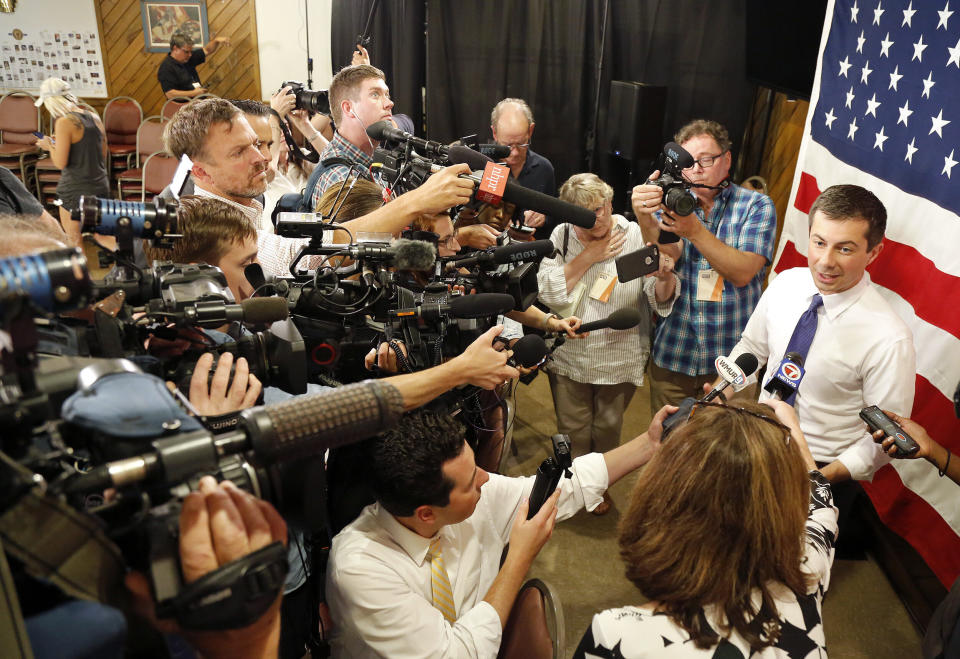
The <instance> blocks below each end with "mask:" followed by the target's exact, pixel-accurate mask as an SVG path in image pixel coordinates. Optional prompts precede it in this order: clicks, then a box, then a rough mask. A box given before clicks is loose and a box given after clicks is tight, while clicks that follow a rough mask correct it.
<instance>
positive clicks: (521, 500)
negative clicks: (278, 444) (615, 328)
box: [327, 408, 675, 659]
mask: <svg viewBox="0 0 960 659" xmlns="http://www.w3.org/2000/svg"><path fill="white" fill-rule="evenodd" d="M673 409H675V408H664V409H663V410H661V411H660V412H659V413H658V414H657V415H656V416H655V417H654V420H653V422H652V423H651V426H650V430H648V431H647V432H646V433H644V434H643V435H641V436H639V437H637V438H635V439H633V440H631V441H630V442H627V443H626V444H623V445H622V446H619V447H617V448H616V449H613V450H612V451H608V452H607V453H604V454H602V455H601V454H599V453H591V454H589V455H584V456H582V457H579V458H577V459H576V460H574V461H573V467H572V469H571V472H572V475H573V477H572V478H570V479H567V478H561V480H560V486H559V488H558V490H557V492H555V493H554V494H553V495H552V496H551V497H550V498H549V499H548V500H547V502H546V503H545V504H544V505H543V507H542V508H541V509H540V512H539V513H538V514H537V515H535V516H534V517H533V518H532V519H530V520H527V510H528V505H527V501H526V499H527V497H529V495H530V490H531V488H532V487H533V482H534V477H532V476H531V477H526V478H509V477H506V476H501V475H499V474H488V473H487V472H486V471H484V470H483V469H481V468H479V467H478V466H477V465H476V463H475V461H474V456H473V451H472V450H471V448H470V447H469V445H468V444H467V443H466V442H465V440H464V436H465V435H464V429H463V427H462V426H461V425H460V423H459V422H458V421H456V420H455V419H453V418H452V417H450V416H446V415H438V414H434V413H430V412H418V413H415V414H413V415H410V416H408V417H406V418H404V420H403V421H402V422H401V423H400V424H399V425H398V426H397V427H396V428H394V429H392V430H390V431H388V432H386V433H384V434H382V435H381V436H379V437H377V438H375V439H373V440H370V441H368V443H367V444H366V446H365V451H366V454H367V455H368V457H369V463H368V469H369V472H370V477H371V480H372V482H373V486H374V489H375V491H376V494H377V503H374V504H371V505H369V506H367V507H366V508H364V509H363V511H362V512H361V513H360V515H359V516H358V517H357V519H355V520H354V521H353V522H352V523H350V524H349V525H348V526H347V527H346V528H344V529H343V530H342V531H341V532H340V533H339V534H337V536H336V537H335V538H334V540H333V546H332V548H331V552H330V560H329V564H328V569H327V601H328V603H329V606H330V612H331V615H332V617H333V621H334V632H333V655H334V656H336V657H373V656H383V657H471V658H472V657H489V658H491V659H492V658H494V657H496V656H497V652H498V650H499V647H500V640H501V636H502V632H503V626H504V624H505V623H506V621H507V618H508V616H509V615H510V609H511V608H512V606H513V602H514V600H515V598H516V596H517V593H518V592H519V589H520V587H521V585H522V584H523V581H524V578H525V576H526V573H527V570H528V569H529V568H530V564H531V563H532V562H533V559H534V558H535V557H536V555H537V553H538V552H539V551H540V548H541V547H543V545H544V543H545V542H546V541H547V540H548V539H549V538H550V535H551V533H552V531H553V525H554V521H555V520H556V519H566V518H568V517H570V516H572V515H573V514H575V513H576V512H577V511H579V510H580V509H581V508H584V507H586V508H588V509H592V508H594V507H596V506H597V505H598V504H599V503H600V502H601V501H602V500H603V493H604V491H606V489H607V487H608V486H609V485H611V484H613V483H614V482H616V481H617V480H618V479H619V478H620V477H622V476H623V475H625V474H627V473H629V472H631V471H633V470H634V469H636V468H637V467H639V466H641V465H643V464H645V463H646V462H647V461H648V460H649V459H650V457H651V455H652V454H653V451H654V450H656V447H657V446H658V445H659V432H660V427H661V424H662V422H663V418H664V416H665V415H666V413H667V411H669V410H673ZM508 542H509V543H510V549H509V551H508V552H507V557H506V559H505V560H504V562H503V565H502V566H501V564H500V556H501V554H502V552H503V548H504V546H505V545H506V544H507V543H508Z"/></svg>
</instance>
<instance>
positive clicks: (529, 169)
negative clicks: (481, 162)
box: [490, 98, 557, 240]
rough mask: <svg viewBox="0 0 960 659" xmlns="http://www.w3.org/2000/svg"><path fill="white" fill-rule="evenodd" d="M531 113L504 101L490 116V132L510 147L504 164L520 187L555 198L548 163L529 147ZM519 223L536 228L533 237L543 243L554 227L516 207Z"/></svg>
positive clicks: (523, 104)
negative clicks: (520, 221) (520, 220)
mask: <svg viewBox="0 0 960 659" xmlns="http://www.w3.org/2000/svg"><path fill="white" fill-rule="evenodd" d="M533 128H534V121H533V111H532V110H530V106H529V105H527V103H526V101H524V100H523V99H521V98H505V99H503V100H502V101H500V102H499V103H497V104H496V106H494V108H493V112H491V113H490V130H491V131H492V132H493V139H494V141H495V142H496V143H497V144H502V145H504V146H509V147H510V155H509V156H507V158H506V160H505V162H506V164H507V166H508V167H510V174H511V175H512V176H513V178H515V179H516V180H517V183H519V184H520V185H522V186H524V187H526V188H530V189H531V190H536V191H537V192H542V193H544V194H548V195H551V196H554V197H555V196H556V195H557V182H556V178H555V176H554V173H553V165H552V164H550V161H549V160H547V159H546V158H544V157H543V156H541V155H540V154H539V153H536V152H535V151H534V150H533V149H531V148H530V140H531V139H532V138H533ZM514 217H515V218H517V219H520V218H522V220H523V224H525V225H527V226H530V227H534V228H536V234H535V237H536V238H537V239H538V240H541V239H543V240H545V239H548V238H549V237H550V232H551V231H552V230H553V227H554V226H555V225H556V222H554V221H551V218H546V217H544V216H543V215H542V214H541V213H537V212H535V211H531V210H526V209H522V208H518V209H517V210H516V212H515V214H514Z"/></svg>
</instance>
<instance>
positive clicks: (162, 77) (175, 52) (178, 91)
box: [157, 30, 230, 98]
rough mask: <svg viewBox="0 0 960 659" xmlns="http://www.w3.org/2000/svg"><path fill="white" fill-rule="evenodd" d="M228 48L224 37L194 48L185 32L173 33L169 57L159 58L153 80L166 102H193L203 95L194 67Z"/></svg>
mask: <svg viewBox="0 0 960 659" xmlns="http://www.w3.org/2000/svg"><path fill="white" fill-rule="evenodd" d="M220 44H226V45H227V46H229V45H230V40H229V39H227V38H226V37H214V38H213V39H211V40H210V42H209V43H208V44H207V45H206V46H204V47H203V48H194V47H193V39H192V38H191V37H190V35H189V34H187V33H186V32H181V31H180V30H177V31H176V32H174V33H173V34H171V35H170V54H169V55H167V56H166V57H165V58H163V61H162V62H161V63H160V68H159V69H157V80H158V81H159V82H160V88H161V89H163V93H164V95H165V96H166V97H167V98H193V97H194V96H199V95H200V94H206V93H207V88H206V87H204V86H203V85H202V84H201V83H200V75H199V74H198V73H197V66H199V65H200V64H203V63H204V62H206V61H207V55H212V54H213V53H215V52H216V51H217V49H218V48H220Z"/></svg>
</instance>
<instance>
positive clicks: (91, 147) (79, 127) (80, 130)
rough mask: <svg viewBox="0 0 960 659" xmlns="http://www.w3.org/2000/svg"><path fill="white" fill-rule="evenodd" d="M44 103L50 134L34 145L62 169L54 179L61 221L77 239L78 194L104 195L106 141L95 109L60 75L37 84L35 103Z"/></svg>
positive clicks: (106, 187) (106, 193) (106, 186)
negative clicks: (51, 123) (74, 214)
mask: <svg viewBox="0 0 960 659" xmlns="http://www.w3.org/2000/svg"><path fill="white" fill-rule="evenodd" d="M41 102H42V103H43V105H44V107H45V108H46V109H47V112H49V113H50V116H51V117H53V119H54V128H53V138H50V137H49V136H46V135H44V136H43V137H41V138H40V139H39V140H37V142H36V144H37V146H39V147H41V148H43V149H46V150H47V151H49V152H50V158H51V159H52V160H53V164H54V165H55V166H56V167H58V168H59V169H61V170H62V172H63V173H62V174H61V177H60V181H59V183H57V196H58V197H59V198H60V201H61V202H62V204H63V205H62V206H60V223H61V224H62V225H63V228H64V230H65V231H66V232H67V235H68V236H69V237H70V239H71V240H73V241H74V243H76V244H79V242H80V223H79V222H75V221H74V220H72V219H71V213H72V212H73V211H74V210H76V209H77V207H78V205H79V201H80V196H81V195H95V196H97V197H107V196H109V194H110V182H109V178H108V177H107V141H106V138H105V133H104V129H103V124H102V123H101V122H100V117H99V116H97V114H96V113H95V112H90V111H89V110H87V109H85V108H83V107H82V106H81V105H80V102H79V101H78V100H77V97H76V96H74V95H73V94H71V93H70V85H69V84H67V83H66V82H64V81H63V80H61V79H60V78H47V79H46V80H44V81H43V84H42V85H41V86H40V98H39V99H38V100H37V105H39V104H40V103H41Z"/></svg>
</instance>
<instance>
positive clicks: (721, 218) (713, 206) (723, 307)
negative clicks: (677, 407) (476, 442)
mask: <svg viewBox="0 0 960 659" xmlns="http://www.w3.org/2000/svg"><path fill="white" fill-rule="evenodd" d="M673 139H674V141H675V142H676V143H677V144H679V145H680V146H682V147H683V148H684V149H686V150H687V151H688V152H689V153H690V155H692V156H693V158H694V164H693V166H692V167H688V168H687V169H685V170H683V177H684V178H685V179H686V180H687V181H689V182H690V183H693V184H694V187H693V188H692V190H691V191H692V193H693V194H694V195H695V196H696V198H697V202H698V203H697V207H696V208H695V209H694V212H693V213H691V214H690V215H686V216H677V215H676V214H675V213H671V212H669V211H665V210H664V209H663V208H662V207H661V206H660V201H661V199H662V196H663V191H662V190H661V189H660V188H659V187H657V186H655V185H638V186H636V187H635V188H634V189H633V195H632V199H631V201H632V203H633V210H634V212H635V213H636V214H637V218H638V219H639V221H640V226H641V228H643V229H644V233H645V235H646V236H647V239H648V240H656V239H657V235H658V233H659V231H660V230H661V229H662V230H664V231H667V232H672V233H674V234H676V235H677V236H679V237H680V238H681V240H680V241H679V242H678V243H668V244H666V245H664V244H661V245H660V248H661V251H663V252H665V253H667V254H670V255H671V256H673V257H674V258H675V259H676V260H677V266H676V267H677V274H678V275H679V276H680V279H681V281H682V282H683V286H682V287H681V289H680V297H679V298H678V299H677V301H676V302H675V303H674V306H673V313H672V314H670V316H668V317H667V318H664V319H663V320H662V321H661V322H660V323H659V324H658V325H657V329H656V334H655V336H654V342H653V353H652V359H651V361H650V384H651V398H652V399H651V405H652V407H653V409H659V408H660V407H662V406H663V405H666V404H668V403H670V404H676V403H678V402H679V401H680V400H682V399H683V398H684V397H686V396H692V397H694V398H699V397H700V396H701V395H702V394H703V385H704V383H706V382H713V380H715V379H716V377H717V372H716V369H715V368H714V360H715V359H716V358H717V356H719V355H727V354H729V352H730V350H731V349H732V348H733V346H734V345H736V343H737V341H738V340H739V339H740V333H741V332H742V331H743V328H744V327H745V326H746V324H747V319H748V318H749V317H750V314H751V313H752V312H753V309H754V307H756V305H757V302H758V301H759V300H760V294H761V292H762V286H763V275H764V270H765V268H766V266H767V265H768V264H769V263H770V262H771V261H772V259H773V249H774V238H775V234H776V229H777V217H776V209H775V208H774V205H773V201H771V200H770V198H769V197H767V196H766V195H764V194H760V193H758V192H754V191H752V190H748V189H746V188H741V187H740V186H738V185H735V184H733V183H731V182H730V165H731V163H732V160H733V158H732V155H731V153H730V148H731V141H730V136H729V134H728V133H727V129H726V128H724V127H723V126H721V125H720V124H719V123H717V122H715V121H708V120H704V119H697V120H695V121H692V122H690V123H689V124H687V125H686V126H684V127H683V128H681V129H680V130H679V131H678V132H677V134H676V135H674V138H673ZM657 176H659V172H654V174H653V175H652V176H651V178H656V177H657ZM754 393H755V392H754V391H753V389H752V388H750V389H748V390H745V391H743V392H741V395H750V394H754Z"/></svg>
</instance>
